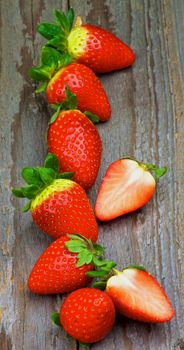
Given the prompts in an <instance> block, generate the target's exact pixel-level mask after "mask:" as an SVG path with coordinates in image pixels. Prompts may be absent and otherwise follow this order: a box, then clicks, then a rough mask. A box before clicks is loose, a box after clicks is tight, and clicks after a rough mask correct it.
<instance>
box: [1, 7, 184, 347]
mask: <svg viewBox="0 0 184 350" xmlns="http://www.w3.org/2000/svg"><path fill="white" fill-rule="evenodd" d="M0 4H1V10H0V11H1V12H0V13H1V19H0V31H1V42H0V57H1V86H0V89H1V93H0V99H1V109H0V114H1V122H0V140H1V151H0V165H1V166H0V185H1V188H0V194H1V195H0V201H1V219H0V223H1V224H0V226H1V228H0V230H1V231H0V321H1V329H0V330H1V333H0V349H1V350H7V349H8V350H9V349H12V350H56V349H57V350H76V349H80V350H82V349H83V347H81V346H79V344H77V343H76V342H75V341H72V340H70V339H67V338H66V337H65V335H64V333H63V332H62V331H61V330H59V329H58V328H56V327H55V326H54V325H53V324H52V323H51V321H50V314H51V312H52V311H55V310H58V309H59V307H60V305H61V301H62V296H57V297H56V296H51V297H50V296H48V297H40V296H36V295H31V294H30V293H29V292H28V291H27V287H26V282H27V277H28V274H29V272H30V270H31V267H32V266H33V264H34V262H35V260H36V259H37V257H38V256H39V255H40V253H41V252H42V251H43V249H44V248H45V247H47V245H48V243H49V242H50V241H51V240H50V239H49V238H48V237H47V236H46V235H45V234H43V233H41V232H40V231H39V230H38V228H37V227H35V225H34V224H33V223H32V221H31V216H30V214H24V215H23V214H22V213H21V210H20V208H21V207H22V204H23V203H22V202H21V201H18V200H16V199H13V198H12V195H11V187H12V186H13V185H18V184H21V181H20V175H19V174H20V169H21V168H22V167H23V166H26V165H30V166H31V165H32V166H35V165H41V164H42V162H43V159H44V157H45V155H46V152H47V146H46V138H45V134H46V127H47V121H48V119H49V111H48V109H47V104H46V101H45V100H44V97H43V96H35V94H34V85H33V84H32V82H31V81H30V80H29V79H28V77H27V71H28V68H29V67H30V66H32V65H33V64H36V63H38V53H39V49H40V45H41V43H42V42H43V41H42V39H41V38H40V37H39V35H38V34H36V24H37V23H38V22H39V21H48V20H52V18H53V17H52V10H53V9H54V8H62V9H64V10H65V9H66V8H67V7H68V6H69V5H72V6H73V7H74V9H75V11H76V13H77V14H81V15H82V18H83V20H84V22H85V21H87V22H90V23H94V24H99V25H102V26H103V27H105V28H108V29H109V30H111V31H113V32H114V33H115V34H117V35H118V36H119V37H120V38H121V39H123V40H124V41H125V42H127V43H128V44H130V45H131V46H132V48H134V50H135V52H136V54H137V60H136V63H135V65H134V66H133V68H130V69H125V70H123V71H120V72H115V73H112V74H109V75H104V76H101V81H102V83H103V85H104V87H105V89H106V91H107V94H108V96H109V99H110V102H111V105H112V119H111V120H110V121H109V122H108V123H104V124H101V125H99V126H98V129H99V131H100V134H101V136H102V140H103V145H104V152H103V161H102V165H101V169H100V172H99V176H98V179H97V181H96V184H95V186H94V187H93V189H92V190H91V191H90V193H89V195H90V198H91V201H92V203H93V204H94V201H95V197H96V193H97V189H98V186H99V184H100V181H101V178H102V176H103V174H104V172H105V169H106V167H107V165H108V164H109V163H110V162H112V161H113V160H115V159H117V158H119V157H121V156H123V155H124V154H126V155H127V154H129V155H133V156H135V157H137V159H139V160H144V161H148V162H156V163H157V164H158V165H160V166H163V165H167V166H168V173H167V175H165V176H164V177H163V178H162V179H161V180H160V183H159V184H158V188H157V193H156V195H155V196H154V198H153V199H152V200H151V201H150V203H149V204H148V205H147V206H146V207H145V208H143V209H141V210H139V211H137V212H135V213H133V214H131V215H127V216H124V217H121V218H119V219H117V220H114V221H113V222H110V223H108V224H104V225H100V241H101V242H103V244H104V245H105V246H106V247H107V249H106V253H107V257H109V258H113V257H114V258H116V259H117V261H118V263H119V265H120V266H126V265H128V264H131V263H134V264H143V265H144V266H145V267H146V268H147V269H148V270H149V271H150V272H151V273H152V274H154V275H155V276H156V277H157V279H158V280H159V281H160V282H161V283H162V285H163V287H164V288H165V290H166V292H167V294H168V296H169V297H170V299H171V301H172V303H173V306H174V308H175V310H176V317H175V318H174V319H173V321H172V322H171V323H169V324H165V325H145V324H141V323H138V322H133V321H130V320H125V319H123V318H119V320H118V321H117V325H116V326H115V327H114V330H113V332H112V333H111V334H110V335H109V336H108V337H107V338H106V339H105V340H104V341H102V342H101V343H98V344H96V345H93V346H92V349H94V350H105V349H108V350H121V349H122V350H124V349H126V350H157V349H161V350H168V349H175V350H183V349H184V240H183V238H184V223H183V216H184V212H183V208H184V176H183V175H184V172H183V164H184V150H183V147H184V138H183V137H184V122H183V110H184V89H183V82H184V80H183V75H184V20H183V18H184V1H183V0H173V1H172V0H155V1H153V0H117V1H116V0H106V1H103V0H91V1H85V0H71V1H66V0H65V1H60V0H1V1H0Z"/></svg>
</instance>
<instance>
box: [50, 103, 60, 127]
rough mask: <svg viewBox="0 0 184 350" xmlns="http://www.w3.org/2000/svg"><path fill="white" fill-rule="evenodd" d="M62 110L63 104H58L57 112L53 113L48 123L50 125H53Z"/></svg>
mask: <svg viewBox="0 0 184 350" xmlns="http://www.w3.org/2000/svg"><path fill="white" fill-rule="evenodd" d="M60 110H61V105H58V107H57V110H56V112H55V113H54V114H53V115H52V117H51V118H50V120H49V123H48V124H49V125H51V124H52V123H54V122H55V120H56V118H57V117H58V115H59V113H60Z"/></svg>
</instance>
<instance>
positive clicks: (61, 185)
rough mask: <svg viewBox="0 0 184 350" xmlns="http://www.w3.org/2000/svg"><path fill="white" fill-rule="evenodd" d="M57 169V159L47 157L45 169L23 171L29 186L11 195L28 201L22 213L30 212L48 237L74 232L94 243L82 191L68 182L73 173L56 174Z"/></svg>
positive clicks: (95, 228) (94, 230)
mask: <svg viewBox="0 0 184 350" xmlns="http://www.w3.org/2000/svg"><path fill="white" fill-rule="evenodd" d="M58 167H59V164H58V159H57V157H56V156H54V155H53V154H49V155H48V156H47V158H46V160H45V167H44V168H24V169H23V170H22V177H23V178H24V180H25V181H26V182H27V184H28V186H26V187H22V188H14V189H13V190H12V192H13V194H14V195H15V196H17V197H26V198H28V199H30V202H29V203H28V204H27V205H26V206H25V207H24V208H23V211H27V210H29V209H30V210H31V214H32V217H33V221H34V222H35V223H36V224H37V225H38V226H39V228H40V229H41V230H43V231H44V232H46V233H47V234H48V235H50V236H52V237H54V238H58V237H60V236H62V235H65V234H67V233H74V232H77V233H80V234H82V235H83V236H85V237H87V238H90V239H91V240H92V241H96V240H97V238H98V226H97V223H96V220H95V217H94V213H93V210H92V208H91V206H90V202H89V200H88V198H87V196H86V193H85V191H84V190H83V188H82V187H81V186H80V185H78V184H77V183H76V182H74V181H71V180H70V179H69V178H71V175H73V174H72V173H63V174H59V173H58Z"/></svg>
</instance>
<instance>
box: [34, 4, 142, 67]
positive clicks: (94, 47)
mask: <svg viewBox="0 0 184 350" xmlns="http://www.w3.org/2000/svg"><path fill="white" fill-rule="evenodd" d="M55 16H56V20H57V24H51V23H41V24H39V25H38V28H37V30H38V32H39V33H40V34H41V35H43V36H44V37H45V38H46V39H48V43H47V45H49V46H52V47H55V48H57V49H58V50H59V51H60V52H62V53H65V52H68V53H69V54H70V56H71V58H72V60H73V61H77V62H79V63H83V64H85V65H87V66H88V67H90V68H91V69H93V70H94V72H96V73H105V72H111V71H113V70H117V69H122V68H125V67H128V66H131V65H132V64H133V63H134V61H135V54H134V52H133V51H132V49H131V48H129V47H128V46H127V45H126V44H125V43H123V42H122V41H121V40H120V39H118V38H117V37H116V36H115V35H114V34H112V33H110V32H108V31H107V30H105V29H102V28H100V27H96V26H93V25H90V24H85V25H82V23H81V20H80V17H79V18H78V21H77V23H76V24H75V25H74V27H72V26H73V19H74V13H73V10H72V9H69V11H68V13H67V15H66V16H65V15H64V13H61V12H60V11H57V10H56V11H55Z"/></svg>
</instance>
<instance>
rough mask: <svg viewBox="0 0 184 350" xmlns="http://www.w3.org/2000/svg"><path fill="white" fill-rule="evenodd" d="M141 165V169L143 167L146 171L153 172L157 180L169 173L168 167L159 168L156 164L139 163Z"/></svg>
mask: <svg viewBox="0 0 184 350" xmlns="http://www.w3.org/2000/svg"><path fill="white" fill-rule="evenodd" d="M139 165H140V166H141V167H143V168H144V169H145V170H147V171H150V172H152V173H153V175H154V177H155V179H156V180H158V179H159V178H160V177H162V176H163V175H164V174H165V173H166V172H167V168H166V167H162V168H158V167H157V166H156V165H155V164H151V163H148V164H143V163H139Z"/></svg>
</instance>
